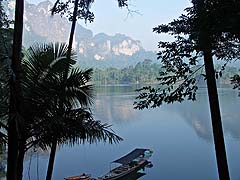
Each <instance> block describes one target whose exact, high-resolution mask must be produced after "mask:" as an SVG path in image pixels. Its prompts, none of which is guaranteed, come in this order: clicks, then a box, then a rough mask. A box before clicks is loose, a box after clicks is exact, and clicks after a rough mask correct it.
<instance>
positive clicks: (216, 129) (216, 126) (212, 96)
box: [203, 36, 230, 180]
mask: <svg viewBox="0 0 240 180" xmlns="http://www.w3.org/2000/svg"><path fill="white" fill-rule="evenodd" d="M209 39H210V38H209V37H208V36H205V37H204V42H205V47H207V48H205V50H204V52H203V53H204V63H205V71H206V78H207V88H208V97H209V104H210V111H211V118H212V129H213V137H214V144H215V151H216V159H217V166H218V175H219V179H220V180H230V176H229V171H228V163H227V156H226V150H225V143H224V134H223V128H222V120H221V113H220V107H219V101H218V92H217V85H216V79H215V72H214V65H213V58H212V51H211V47H209V44H210V42H209ZM207 44H208V45H207Z"/></svg>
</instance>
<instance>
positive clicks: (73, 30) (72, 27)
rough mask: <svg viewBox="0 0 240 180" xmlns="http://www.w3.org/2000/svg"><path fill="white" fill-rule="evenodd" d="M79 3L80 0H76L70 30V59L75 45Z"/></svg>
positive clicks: (68, 54) (68, 55) (68, 53)
mask: <svg viewBox="0 0 240 180" xmlns="http://www.w3.org/2000/svg"><path fill="white" fill-rule="evenodd" d="M78 3H79V0H75V2H74V10H73V19H72V26H71V31H70V35H69V41H68V52H67V58H68V60H69V59H70V56H71V51H72V46H73V37H74V32H75V28H76V23H77V11H78Z"/></svg>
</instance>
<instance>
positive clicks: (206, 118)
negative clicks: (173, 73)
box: [24, 86, 240, 180]
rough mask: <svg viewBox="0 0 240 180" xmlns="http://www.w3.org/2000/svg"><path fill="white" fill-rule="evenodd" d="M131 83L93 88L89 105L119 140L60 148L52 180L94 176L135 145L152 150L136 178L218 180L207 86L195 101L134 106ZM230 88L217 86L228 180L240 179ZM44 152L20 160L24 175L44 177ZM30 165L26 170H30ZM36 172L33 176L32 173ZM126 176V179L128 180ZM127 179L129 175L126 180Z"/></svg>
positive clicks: (235, 101)
mask: <svg viewBox="0 0 240 180" xmlns="http://www.w3.org/2000/svg"><path fill="white" fill-rule="evenodd" d="M135 88H136V87H134V86H107V87H98V88H97V96H96V101H95V105H94V110H93V112H94V116H95V117H96V119H98V120H101V121H102V122H106V123H109V124H112V125H113V126H112V129H113V130H114V131H115V132H116V133H117V134H118V135H120V136H121V137H123V138H124V141H123V142H120V143H119V144H113V145H109V144H107V143H106V144H104V143H98V144H91V145H89V144H85V145H82V144H81V145H76V146H74V147H67V146H61V147H59V150H58V152H57V155H56V161H55V168H54V174H53V180H63V178H64V177H66V176H70V175H77V174H80V173H83V172H84V173H90V174H91V175H92V176H93V177H98V176H100V175H103V174H105V173H106V172H107V171H109V168H110V162H111V161H113V160H115V159H117V158H119V157H121V156H123V155H125V154H126V153H128V152H130V151H131V150H133V149H135V148H138V147H139V148H151V149H153V150H154V154H153V156H152V157H151V159H150V160H151V162H152V164H153V167H152V168H149V169H148V168H146V169H145V171H144V173H146V174H145V175H143V176H142V177H141V178H140V179H141V180H159V179H162V180H176V179H181V180H193V179H194V180H217V179H218V176H217V168H216V167H217V166H216V159H215V154H214V145H213V137H212V130H211V123H210V113H209V105H208V99H207V92H206V89H200V90H199V93H198V96H197V101H196V102H187V101H186V102H184V103H181V104H179V103H176V104H170V105H164V106H162V107H161V108H157V109H151V110H143V111H139V110H134V109H133V105H132V104H133V101H134V97H135V92H134V89H135ZM237 95H238V92H236V91H234V90H232V89H230V88H220V89H219V98H220V105H221V111H222V119H223V126H224V132H225V141H226V149H227V155H228V163H229V168H230V174H231V179H232V180H240V171H239V167H240V119H239V118H240V109H239V107H240V97H238V96H237ZM47 162H48V155H47V154H46V153H39V154H37V155H35V156H32V157H31V156H30V157H28V159H27V160H26V161H25V169H24V172H25V173H24V179H26V180H27V179H28V178H29V176H30V177H31V179H32V180H37V179H38V177H39V179H40V180H42V179H44V177H45V174H46V165H47ZM29 165H31V168H30V169H29ZM37 176H38V177H37ZM129 180H130V179H129ZM131 180H132V179H131Z"/></svg>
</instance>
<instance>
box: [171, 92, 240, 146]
mask: <svg viewBox="0 0 240 180" xmlns="http://www.w3.org/2000/svg"><path fill="white" fill-rule="evenodd" d="M238 98H239V97H238V96H237V92H236V91H234V90H232V89H219V101H220V108H221V114H222V122H223V127H224V130H225V135H226V136H228V137H229V136H230V137H231V138H234V139H239V138H240V131H239V129H240V122H239V117H240V111H239V106H240V99H238ZM172 109H173V110H174V111H176V112H177V113H179V114H180V115H181V116H182V117H183V119H184V120H185V121H186V122H187V123H188V124H189V125H190V126H191V127H192V128H193V129H194V130H195V132H196V134H197V135H198V136H199V137H200V138H202V139H204V140H206V141H208V142H212V140H213V139H212V138H213V136H212V126H211V118H210V111H209V104H208V99H207V92H206V91H202V92H201V93H200V94H198V99H197V101H196V102H184V103H182V104H181V105H178V106H174V108H172Z"/></svg>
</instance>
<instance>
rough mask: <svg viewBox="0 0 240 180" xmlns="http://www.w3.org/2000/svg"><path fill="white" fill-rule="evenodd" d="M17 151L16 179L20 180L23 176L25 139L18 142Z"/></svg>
mask: <svg viewBox="0 0 240 180" xmlns="http://www.w3.org/2000/svg"><path fill="white" fill-rule="evenodd" d="M18 149H19V152H18V160H17V180H22V177H23V161H24V156H25V141H21V142H20V143H19V147H18Z"/></svg>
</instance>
